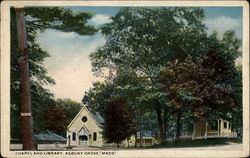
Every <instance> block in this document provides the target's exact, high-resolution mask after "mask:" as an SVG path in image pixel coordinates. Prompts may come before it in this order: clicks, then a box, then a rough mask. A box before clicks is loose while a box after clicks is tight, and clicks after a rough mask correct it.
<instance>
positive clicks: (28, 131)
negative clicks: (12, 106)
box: [16, 8, 36, 150]
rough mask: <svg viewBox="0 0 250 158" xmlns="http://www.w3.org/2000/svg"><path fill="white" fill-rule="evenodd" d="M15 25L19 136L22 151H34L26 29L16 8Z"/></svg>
mask: <svg viewBox="0 0 250 158" xmlns="http://www.w3.org/2000/svg"><path fill="white" fill-rule="evenodd" d="M16 23H17V36H18V48H19V51H20V53H21V57H20V58H19V60H18V62H19V69H20V105H21V135H22V142H23V150H35V149H36V143H35V140H34V137H33V130H32V121H33V120H32V115H31V113H32V111H31V98H30V79H29V58H28V56H27V55H26V54H25V49H26V48H27V37H26V28H25V22H24V9H23V8H16Z"/></svg>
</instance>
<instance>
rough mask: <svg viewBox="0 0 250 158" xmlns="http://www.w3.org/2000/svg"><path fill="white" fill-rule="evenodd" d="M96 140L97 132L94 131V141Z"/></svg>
mask: <svg viewBox="0 0 250 158" xmlns="http://www.w3.org/2000/svg"><path fill="white" fill-rule="evenodd" d="M96 140H97V133H96V132H94V133H93V141H96Z"/></svg>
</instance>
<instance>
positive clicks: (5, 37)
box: [1, 1, 249, 157]
mask: <svg viewBox="0 0 250 158" xmlns="http://www.w3.org/2000/svg"><path fill="white" fill-rule="evenodd" d="M10 6H18V7H22V6H242V7H243V52H244V53H243V60H242V63H243V109H244V110H243V118H244V119H243V127H244V128H243V138H244V139H243V151H228V150H221V151H220V150H202V151H198V150H182V151H181V152H180V150H179V149H178V150H174V149H172V150H171V149H170V150H164V149H153V150H151V149H148V150H126V151H115V152H116V154H115V155H113V156H112V155H110V156H108V157H156V156H157V157H208V156H209V157H247V156H249V4H248V3H247V2H246V1H4V2H2V3H1V155H2V156H3V157H34V155H31V156H29V155H25V156H19V155H15V152H14V151H9V139H10V108H9V107H10V105H9V104H10V53H9V52H10V11H9V8H10ZM20 152H25V151H20ZM63 152H65V151H63ZM36 157H44V155H42V156H39V155H36ZM45 157H48V155H47V156H45ZM53 157H67V156H65V155H64V156H62V155H60V156H57V155H53ZM75 157H105V156H96V155H95V156H91V155H81V156H75Z"/></svg>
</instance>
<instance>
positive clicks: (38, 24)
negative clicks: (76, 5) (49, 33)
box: [25, 7, 97, 35]
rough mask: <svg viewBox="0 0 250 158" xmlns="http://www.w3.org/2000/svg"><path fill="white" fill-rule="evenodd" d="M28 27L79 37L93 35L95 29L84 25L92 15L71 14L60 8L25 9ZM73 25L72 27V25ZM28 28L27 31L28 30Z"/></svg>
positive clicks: (67, 10)
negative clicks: (75, 34) (69, 33)
mask: <svg viewBox="0 0 250 158" xmlns="http://www.w3.org/2000/svg"><path fill="white" fill-rule="evenodd" d="M25 14H26V20H27V24H28V26H30V27H31V30H32V28H33V29H34V28H35V29H40V30H42V31H43V30H45V29H55V30H59V31H63V32H76V33H78V34H79V35H93V34H95V32H97V29H96V28H94V27H93V26H89V25H86V24H87V22H88V20H89V19H91V17H92V15H91V14H90V13H87V12H79V13H75V14H74V13H73V12H72V11H71V10H69V9H65V8H60V7H28V8H25ZM72 24H73V25H72ZM30 27H28V29H30Z"/></svg>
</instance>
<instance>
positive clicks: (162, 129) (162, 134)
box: [155, 102, 166, 144]
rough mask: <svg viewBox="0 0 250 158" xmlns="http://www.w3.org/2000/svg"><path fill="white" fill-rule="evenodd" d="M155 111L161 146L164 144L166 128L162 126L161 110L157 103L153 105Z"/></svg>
mask: <svg viewBox="0 0 250 158" xmlns="http://www.w3.org/2000/svg"><path fill="white" fill-rule="evenodd" d="M155 105H156V106H155V110H156V114H157V120H158V126H159V131H160V142H161V144H165V143H166V127H165V125H164V121H163V117H162V108H161V105H160V103H159V102H157V103H156V104H155Z"/></svg>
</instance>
